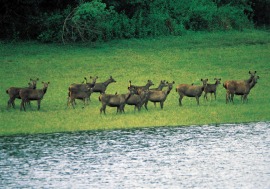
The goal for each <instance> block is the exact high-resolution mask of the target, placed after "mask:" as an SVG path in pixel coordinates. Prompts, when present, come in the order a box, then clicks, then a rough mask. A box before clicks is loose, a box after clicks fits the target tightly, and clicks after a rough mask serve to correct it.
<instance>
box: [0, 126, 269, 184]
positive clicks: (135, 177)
mask: <svg viewBox="0 0 270 189" xmlns="http://www.w3.org/2000/svg"><path fill="white" fill-rule="evenodd" d="M0 181H1V182H0V188H40V187H44V188H270V123H264V122H261V123H250V124H237V125H234V124H224V125H219V126H191V127H158V128H145V129H132V130H115V131H95V132H76V133H57V134H43V135H23V136H16V137H15V136H13V137H0Z"/></svg>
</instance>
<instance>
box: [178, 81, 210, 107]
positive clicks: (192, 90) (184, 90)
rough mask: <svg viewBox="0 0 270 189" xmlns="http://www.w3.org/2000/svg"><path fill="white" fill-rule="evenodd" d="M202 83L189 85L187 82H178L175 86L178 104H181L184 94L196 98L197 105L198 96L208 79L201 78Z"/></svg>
mask: <svg viewBox="0 0 270 189" xmlns="http://www.w3.org/2000/svg"><path fill="white" fill-rule="evenodd" d="M201 81H202V83H203V85H202V86H199V85H189V84H180V85H178V86H177V87H176V92H177V93H178V94H179V96H180V97H179V106H182V99H183V98H184V96H187V97H192V98H196V101H197V105H199V98H200V96H201V95H202V92H203V91H204V88H205V87H206V86H207V81H208V79H201Z"/></svg>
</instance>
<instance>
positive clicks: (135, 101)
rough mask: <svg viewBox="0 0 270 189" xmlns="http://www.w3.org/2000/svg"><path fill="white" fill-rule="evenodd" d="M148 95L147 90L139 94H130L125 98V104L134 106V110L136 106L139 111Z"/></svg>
mask: <svg viewBox="0 0 270 189" xmlns="http://www.w3.org/2000/svg"><path fill="white" fill-rule="evenodd" d="M148 97H149V90H148V89H147V90H143V91H142V92H141V93H140V94H139V95H138V94H134V95H131V96H130V98H129V99H128V100H127V102H126V104H127V105H131V106H134V111H136V108H137V109H138V111H140V110H141V107H142V105H143V104H144V103H145V102H146V101H147V100H148Z"/></svg>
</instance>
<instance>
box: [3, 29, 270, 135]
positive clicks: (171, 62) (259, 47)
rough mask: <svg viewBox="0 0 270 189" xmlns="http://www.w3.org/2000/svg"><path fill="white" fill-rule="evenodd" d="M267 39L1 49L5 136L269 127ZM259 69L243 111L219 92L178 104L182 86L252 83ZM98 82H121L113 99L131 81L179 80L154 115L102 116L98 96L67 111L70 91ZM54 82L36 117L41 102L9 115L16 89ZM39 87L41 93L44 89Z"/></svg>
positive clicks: (255, 35) (254, 34) (129, 111)
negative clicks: (218, 80)
mask: <svg viewBox="0 0 270 189" xmlns="http://www.w3.org/2000/svg"><path fill="white" fill-rule="evenodd" d="M269 36H270V35H269V32H264V31H244V32H227V33H223V32H217V33H192V34H187V35H185V36H182V37H163V38H155V39H154V38H152V39H144V40H137V39H132V40H121V41H112V42H109V43H106V44H97V45H95V46H91V45H83V44H77V45H66V46H64V45H57V44H39V43H35V42H21V43H8V44H7V43H3V42H2V43H0V53H1V54H0V65H1V70H0V78H1V79H0V87H1V88H0V93H1V95H0V120H1V124H0V125H1V126H0V135H13V134H24V133H49V132H63V131H78V130H92V129H95V130H96V129H117V128H134V127H150V126H166V125H170V126H176V125H195V124H196V125H197V124H199V125H202V124H218V123H235V122H252V121H269V120H270V110H269V107H270V95H269V93H270V89H269V88H270V85H269V81H270V78H269V73H270V62H269V60H270V37H269ZM249 70H251V71H253V70H256V71H257V73H258V75H259V76H260V79H259V81H258V84H257V85H256V86H255V88H253V89H252V91H251V93H250V95H249V96H248V99H249V100H248V103H246V104H242V103H241V101H240V97H235V104H225V89H224V88H223V87H222V85H219V87H218V89H217V100H216V101H215V100H214V99H212V100H209V101H205V100H204V99H203V97H201V98H200V106H197V105H196V100H195V99H193V98H187V97H184V99H183V106H182V107H180V106H179V105H178V98H179V97H178V94H177V93H176V92H175V87H176V86H177V85H178V84H180V83H188V84H191V83H195V84H200V83H201V82H200V79H201V78H208V79H209V82H210V83H214V78H215V77H218V78H222V82H224V81H225V80H228V79H247V78H248V77H249V74H248V71H249ZM90 75H91V76H99V79H98V80H97V82H102V81H105V80H106V79H108V78H109V76H110V75H112V76H113V78H114V79H115V80H116V81H117V82H116V83H113V84H110V85H109V86H108V88H107V93H115V92H118V93H126V92H127V86H128V81H129V80H132V83H133V84H137V85H144V84H145V83H146V81H147V80H148V79H151V80H152V81H153V82H154V83H155V85H158V84H159V82H160V80H164V79H165V80H167V81H169V82H172V81H175V82H176V84H175V85H174V88H173V90H172V91H171V93H170V94H169V96H168V98H167V100H166V102H165V104H164V109H163V110H161V109H160V107H159V105H158V106H157V107H156V108H155V107H154V105H153V103H149V105H148V109H149V111H146V110H145V109H142V111H141V112H134V107H131V106H126V108H125V112H126V113H125V114H116V109H115V108H110V107H107V109H106V111H107V115H100V112H99V109H100V107H101V104H100V102H99V101H98V96H99V94H96V93H95V94H92V96H91V102H90V105H89V106H84V105H83V103H82V102H81V101H79V100H77V101H76V102H77V105H76V109H73V108H71V107H70V108H68V107H67V106H66V103H67V91H68V90H67V89H68V86H69V85H70V84H71V83H80V82H82V81H83V78H84V77H89V76H90ZM31 77H32V78H36V77H38V78H40V81H50V82H51V84H50V85H49V87H48V91H47V93H46V94H45V97H44V99H43V100H42V101H41V110H40V111H37V105H36V102H32V105H31V108H30V107H28V108H27V111H26V112H23V111H22V112H21V111H20V108H19V107H20V100H18V99H17V100H16V101H15V103H16V109H7V108H6V107H7V101H8V95H7V94H6V92H5V90H6V89H7V88H9V87H10V86H27V83H28V81H29V79H30V78H31ZM41 87H42V84H41V82H39V83H38V85H37V88H41Z"/></svg>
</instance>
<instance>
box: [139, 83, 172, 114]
mask: <svg viewBox="0 0 270 189" xmlns="http://www.w3.org/2000/svg"><path fill="white" fill-rule="evenodd" d="M174 83H175V82H174V81H173V82H172V83H168V82H167V85H168V88H167V90H164V91H158V90H150V91H149V97H148V100H147V101H146V102H145V104H144V107H145V109H147V110H148V107H147V104H148V101H151V102H154V103H157V102H159V103H160V108H161V109H163V105H164V102H165V100H166V98H167V96H168V95H169V94H170V92H171V90H172V88H173V84H174Z"/></svg>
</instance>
